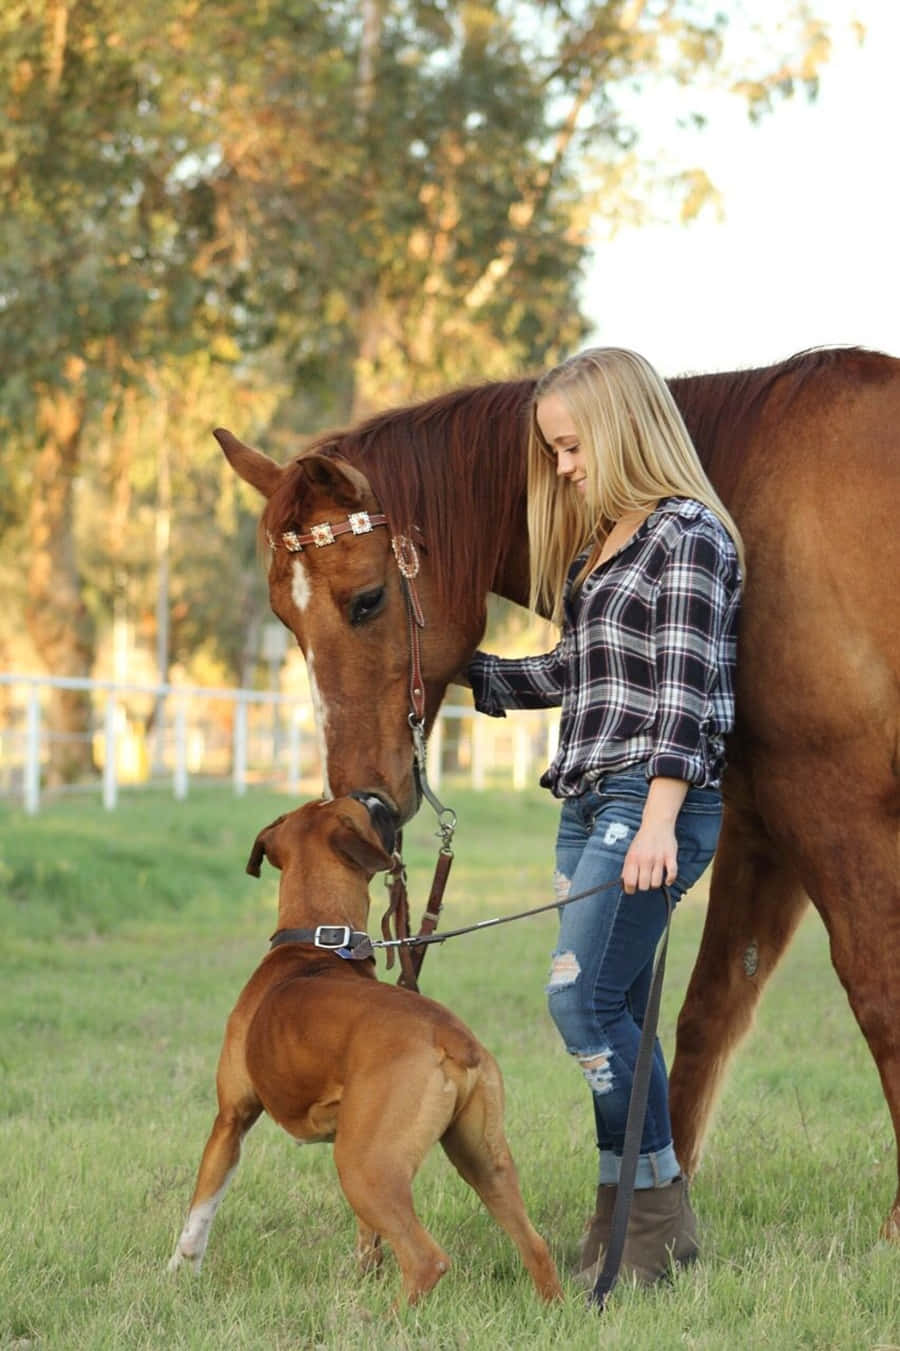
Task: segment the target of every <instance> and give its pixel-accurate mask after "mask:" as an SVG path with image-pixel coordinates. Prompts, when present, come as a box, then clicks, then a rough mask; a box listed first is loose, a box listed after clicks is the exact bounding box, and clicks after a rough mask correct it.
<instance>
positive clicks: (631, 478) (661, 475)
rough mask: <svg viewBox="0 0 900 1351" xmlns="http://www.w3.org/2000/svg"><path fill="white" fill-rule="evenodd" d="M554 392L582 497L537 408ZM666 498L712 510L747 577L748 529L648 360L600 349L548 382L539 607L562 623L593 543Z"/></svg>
mask: <svg viewBox="0 0 900 1351" xmlns="http://www.w3.org/2000/svg"><path fill="white" fill-rule="evenodd" d="M551 392H552V393H553V394H554V395H556V396H557V397H559V398H560V399H561V400H562V401H563V403H564V404H565V405H566V407H567V409H568V411H569V413H570V415H571V417H572V422H573V424H574V428H575V434H576V436H577V438H578V444H579V447H580V448H581V450H582V452H583V454H584V459H585V464H586V467H587V476H586V482H585V492H584V496H581V495H580V494H579V493H577V492H575V491H573V489H572V487H571V485H569V484H562V483H560V481H559V479H558V477H557V473H556V457H555V456H554V454H553V451H552V449H551V448H550V447H549V446H548V445H547V443H546V441H545V440H544V438H543V436H542V435H541V430H540V427H539V426H538V422H537V405H538V403H539V401H540V400H541V399H542V398H543V397H544V396H545V395H547V394H550V393H551ZM661 497H689V498H693V499H694V500H696V501H698V502H702V503H703V504H704V505H705V506H707V507H708V508H709V510H710V511H711V512H713V514H714V515H715V516H717V517H718V519H719V520H720V521H721V522H722V525H723V526H724V527H725V529H726V530H727V531H728V534H729V535H730V536H731V538H732V540H733V541H734V546H735V549H736V550H737V555H738V560H739V562H740V565H741V570H742V571H743V568H744V550H743V543H742V541H741V536H740V532H739V530H738V528H737V526H736V525H735V523H734V521H733V520H732V518H731V516H730V515H729V513H728V512H727V511H726V509H725V507H724V505H723V504H722V502H721V501H720V499H719V497H718V494H717V493H716V490H715V489H714V488H713V486H712V484H711V483H710V481H709V479H708V478H707V476H706V473H705V471H704V469H703V466H702V464H701V463H700V459H699V457H698V455H697V451H696V449H695V447H694V443H693V442H692V440H691V438H690V435H689V433H688V430H687V428H686V427H685V425H684V420H683V419H682V416H681V414H680V412H679V411H678V407H677V405H676V403H675V400H674V399H673V398H672V395H671V393H670V391H669V387H668V385H667V384H666V383H665V381H664V380H663V379H662V377H661V376H660V375H659V374H658V373H657V372H656V371H655V370H654V368H653V367H652V366H651V365H650V363H649V361H647V360H646V359H645V358H644V357H642V356H640V355H639V354H638V353H637V352H631V351H628V350H627V349H625V348H621V347H592V348H588V349H587V350H586V351H584V352H579V353H578V354H577V355H576V356H573V357H570V358H569V359H568V360H567V361H564V362H563V363H562V365H560V366H555V367H554V368H553V370H550V371H548V372H547V373H546V375H544V376H542V377H541V379H540V380H539V381H538V383H537V385H536V386H535V391H534V397H533V399H532V405H531V421H530V427H529V434H528V537H529V545H530V553H531V600H530V604H531V607H532V608H533V609H540V610H542V611H543V612H544V613H549V614H550V615H551V617H552V618H553V619H554V620H555V621H556V622H557V623H558V622H559V621H560V618H561V613H562V592H563V585H564V583H565V580H566V575H567V573H568V571H569V568H570V566H571V564H572V560H573V558H575V557H577V555H578V554H580V553H581V552H582V550H583V549H585V548H586V547H587V546H588V544H590V543H591V541H592V540H593V541H594V542H595V543H596V544H597V545H598V546H599V545H601V544H602V542H603V540H604V539H605V538H606V536H607V535H608V534H609V531H610V530H611V528H612V526H613V525H614V524H615V522H616V521H617V520H619V518H620V517H621V516H623V515H624V514H625V513H626V512H629V511H635V510H639V509H642V508H645V509H647V510H650V509H651V507H653V506H654V505H655V504H656V502H657V501H658V500H659V499H660V498H661ZM589 567H590V562H589V563H588V564H587V565H586V566H585V568H584V569H583V570H582V573H581V575H580V576H579V577H578V579H577V582H576V585H580V584H581V582H582V581H583V580H584V577H585V575H586V574H587V572H588V570H589Z"/></svg>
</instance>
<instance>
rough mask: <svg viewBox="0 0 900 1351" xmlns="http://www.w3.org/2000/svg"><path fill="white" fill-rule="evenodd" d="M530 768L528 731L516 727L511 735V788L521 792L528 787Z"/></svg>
mask: <svg viewBox="0 0 900 1351" xmlns="http://www.w3.org/2000/svg"><path fill="white" fill-rule="evenodd" d="M530 766H531V738H530V734H529V732H528V729H527V728H525V727H522V726H517V727H516V729H515V732H514V733H513V771H512V782H513V788H515V789H516V790H517V791H519V792H521V790H522V789H523V788H525V787H527V785H528V771H529V768H530Z"/></svg>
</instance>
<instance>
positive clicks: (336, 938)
mask: <svg viewBox="0 0 900 1351" xmlns="http://www.w3.org/2000/svg"><path fill="white" fill-rule="evenodd" d="M282 943H311V944H312V946H313V947H315V948H322V949H323V950H324V951H325V952H333V953H335V954H336V955H337V956H338V957H343V958H344V959H345V960H349V961H353V962H358V961H362V960H363V958H365V957H374V955H375V953H374V952H373V950H372V940H371V938H370V937H369V935H368V934H367V933H362V932H361V931H360V930H359V929H351V928H350V926H349V924H319V925H317V927H316V928H315V929H277V930H276V931H275V933H273V935H272V937H271V938H270V939H269V946H270V948H277V947H280V945H281V944H282Z"/></svg>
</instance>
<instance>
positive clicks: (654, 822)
mask: <svg viewBox="0 0 900 1351" xmlns="http://www.w3.org/2000/svg"><path fill="white" fill-rule="evenodd" d="M689 787H690V785H689V784H687V783H685V782H684V780H683V779H653V780H651V783H650V790H649V792H648V793H647V801H646V803H645V805H644V813H643V816H642V818H641V824H640V829H639V830H638V832H637V834H636V835H635V837H634V839H633V840H632V841H631V844H630V845H629V847H628V853H627V854H626V855H625V863H624V865H623V867H622V885H623V886H624V888H625V890H626V892H628V894H629V895H631V894H632V893H633V892H635V891H650V890H655V889H656V888H657V887H661V886H662V884H663V883H664V882H665V883H666V885H667V886H671V885H672V883H673V882H674V881H675V878H676V877H677V876H678V841H677V840H676V838H675V822H676V821H677V820H678V813H679V812H680V811H681V807H682V804H683V802H684V799H685V797H686V796H687V791H688V788H689Z"/></svg>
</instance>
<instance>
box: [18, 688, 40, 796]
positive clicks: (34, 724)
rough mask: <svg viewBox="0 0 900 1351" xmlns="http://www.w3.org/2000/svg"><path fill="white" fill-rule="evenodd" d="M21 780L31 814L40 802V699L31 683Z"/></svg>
mask: <svg viewBox="0 0 900 1351" xmlns="http://www.w3.org/2000/svg"><path fill="white" fill-rule="evenodd" d="M22 780H23V782H22V790H23V797H24V804H25V810H26V812H28V814H29V816H33V815H34V814H35V812H36V811H37V809H38V807H39V806H40V803H41V700H40V695H39V694H38V687H37V685H32V687H31V689H30V690H29V692H28V709H27V712H26V715H25V769H24V773H23V775H22Z"/></svg>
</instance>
